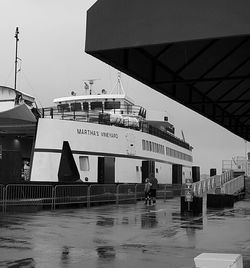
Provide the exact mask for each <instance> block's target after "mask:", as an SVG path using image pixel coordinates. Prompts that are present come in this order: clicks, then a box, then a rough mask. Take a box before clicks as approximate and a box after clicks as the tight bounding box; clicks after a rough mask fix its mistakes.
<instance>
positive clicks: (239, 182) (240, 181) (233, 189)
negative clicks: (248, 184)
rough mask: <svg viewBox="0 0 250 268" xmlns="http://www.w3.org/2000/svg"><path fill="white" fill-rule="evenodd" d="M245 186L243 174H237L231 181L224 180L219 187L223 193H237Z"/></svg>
mask: <svg viewBox="0 0 250 268" xmlns="http://www.w3.org/2000/svg"><path fill="white" fill-rule="evenodd" d="M244 187H245V179H244V176H239V177H237V178H235V179H233V180H231V181H228V182H226V183H225V184H224V185H223V187H222V188H221V192H222V193H224V194H230V195H233V194H237V193H239V192H241V191H242V190H243V189H244Z"/></svg>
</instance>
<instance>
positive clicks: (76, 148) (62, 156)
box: [31, 119, 192, 184]
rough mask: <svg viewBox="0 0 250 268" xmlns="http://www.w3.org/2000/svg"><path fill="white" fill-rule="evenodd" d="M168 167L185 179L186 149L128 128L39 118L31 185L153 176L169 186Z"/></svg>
mask: <svg viewBox="0 0 250 268" xmlns="http://www.w3.org/2000/svg"><path fill="white" fill-rule="evenodd" d="M167 151H168V152H169V151H170V152H172V156H171V155H167ZM173 165H175V166H179V167H181V174H180V176H181V178H179V182H180V183H181V182H183V181H185V178H187V177H188V178H190V177H191V176H192V174H191V172H192V152H191V150H188V149H185V148H182V147H180V146H177V145H175V144H172V143H170V142H168V141H166V140H164V139H161V138H159V137H156V136H153V135H150V134H148V133H145V132H141V131H136V130H133V129H129V128H122V127H116V126H109V125H101V124H95V123H89V122H79V121H69V120H59V119H58V120H57V119H39V122H38V127H37V134H36V141H35V147H34V151H33V161H32V169H31V181H52V182H75V181H83V182H90V183H141V182H144V181H145V177H147V176H148V173H149V172H150V173H151V172H152V173H154V174H155V176H156V177H157V179H158V181H159V182H160V183H170V184H171V183H173Z"/></svg>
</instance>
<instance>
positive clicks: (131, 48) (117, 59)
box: [85, 0, 250, 141]
mask: <svg viewBox="0 0 250 268" xmlns="http://www.w3.org/2000/svg"><path fill="white" fill-rule="evenodd" d="M249 10H250V2H249V1H248V0H241V1H235V0H219V1H218V0H209V1H200V0H190V1H186V0H176V1H172V0H157V1H155V0H133V1H127V0H99V1H97V2H96V3H95V4H94V5H93V6H92V7H91V8H90V9H89V10H88V14H87V15H88V16H87V36H86V47H85V50H86V52H87V53H89V54H91V55H93V56H95V57H97V58H99V59H100V60H102V61H104V62H106V63H108V64H110V65H112V66H114V67H116V68H117V69H119V70H121V71H123V72H125V73H127V74H128V75H130V76H132V77H134V78H136V79H137V80H140V81H141V82H143V83H144V84H146V85H148V86H150V87H151V88H153V89H155V90H157V91H158V92H161V93H162V94H164V95H166V96H168V97H170V98H172V99H174V100H176V101H178V102H179V103H182V104H183V105H185V106H187V107H189V108H191V109H192V110H194V111H196V112H198V113H199V114H202V115H204V116H205V117H207V118H209V119H211V120H212V121H214V122H216V123H218V124H220V125H221V126H223V127H225V128H226V129H228V130H230V131H231V132H233V133H235V134H236V135H238V136H240V137H242V138H244V139H246V140H248V141H250V16H249Z"/></svg>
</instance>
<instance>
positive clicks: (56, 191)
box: [0, 184, 181, 212]
mask: <svg viewBox="0 0 250 268" xmlns="http://www.w3.org/2000/svg"><path fill="white" fill-rule="evenodd" d="M144 187H145V185H144V184H119V185H116V184H92V185H83V184H72V185H56V186H53V185H38V184H8V185H6V186H4V185H1V184H0V212H11V211H16V210H18V211H19V210H22V211H25V212H26V211H34V210H39V209H44V208H45V209H57V208H62V207H67V206H68V205H85V206H88V207H90V206H91V205H99V204H104V203H106V204H107V203H113V204H121V203H135V202H136V201H138V200H144ZM180 191H181V185H170V184H159V188H158V190H157V198H158V199H164V200H166V199H168V198H172V197H173V196H178V195H180Z"/></svg>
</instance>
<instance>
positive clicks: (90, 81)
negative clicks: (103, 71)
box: [83, 78, 101, 95]
mask: <svg viewBox="0 0 250 268" xmlns="http://www.w3.org/2000/svg"><path fill="white" fill-rule="evenodd" d="M96 80H101V79H100V78H96V79H85V80H83V82H84V89H85V90H86V91H87V90H89V95H92V87H93V85H94V81H96Z"/></svg>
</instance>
